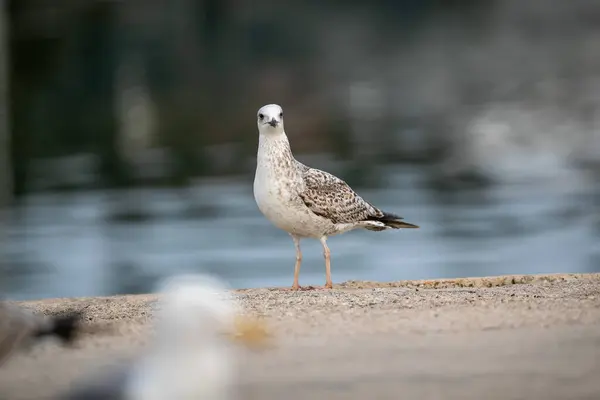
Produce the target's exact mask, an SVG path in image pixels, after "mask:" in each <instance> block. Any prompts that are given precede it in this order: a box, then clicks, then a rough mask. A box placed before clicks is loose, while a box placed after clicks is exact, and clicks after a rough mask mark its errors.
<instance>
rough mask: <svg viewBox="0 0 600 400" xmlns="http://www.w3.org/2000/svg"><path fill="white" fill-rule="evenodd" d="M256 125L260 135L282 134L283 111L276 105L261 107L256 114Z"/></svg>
mask: <svg viewBox="0 0 600 400" xmlns="http://www.w3.org/2000/svg"><path fill="white" fill-rule="evenodd" d="M256 123H257V125H258V131H259V132H260V133H266V134H269V133H271V134H272V133H282V132H283V110H282V108H281V107H280V106H279V105H277V104H267V105H266V106H262V107H261V108H260V110H258V113H257V114H256Z"/></svg>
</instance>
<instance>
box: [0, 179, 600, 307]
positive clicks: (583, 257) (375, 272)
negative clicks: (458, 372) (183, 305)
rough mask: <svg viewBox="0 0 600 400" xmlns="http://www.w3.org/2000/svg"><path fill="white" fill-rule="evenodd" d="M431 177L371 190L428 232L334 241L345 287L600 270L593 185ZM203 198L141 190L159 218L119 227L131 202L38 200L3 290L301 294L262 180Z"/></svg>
mask: <svg viewBox="0 0 600 400" xmlns="http://www.w3.org/2000/svg"><path fill="white" fill-rule="evenodd" d="M424 179H425V178H424V177H423V176H421V175H420V174H419V173H418V172H416V171H414V170H412V169H396V170H394V171H393V172H390V173H389V178H388V179H387V180H386V182H385V187H393V188H399V189H377V190H375V189H372V190H367V189H362V190H359V192H360V193H361V194H362V195H363V197H365V198H367V199H368V200H370V201H372V202H373V203H375V204H377V205H378V206H380V207H381V208H383V209H386V210H389V211H393V212H397V213H398V214H400V215H402V216H404V217H405V219H406V220H407V221H408V222H412V223H416V224H418V225H420V226H421V229H419V230H401V231H386V232H369V231H354V232H350V233H346V234H344V235H340V236H335V237H332V238H330V239H329V246H330V249H331V252H332V277H333V281H334V283H335V282H342V281H345V280H350V279H352V280H362V279H365V280H379V281H392V280H402V279H429V278H442V277H465V276H489V275H499V274H530V273H556V272H593V271H595V272H598V271H600V240H599V237H600V212H599V210H600V206H599V204H600V201H599V197H600V196H599V195H598V190H597V188H596V186H595V185H593V184H592V183H591V182H588V181H582V180H560V181H553V180H545V181H532V182H521V183H518V184H517V183H515V184H503V185H499V186H494V187H492V188H489V189H485V190H475V191H455V192H447V193H440V192H438V191H434V190H432V189H429V188H427V187H426V186H425V185H424V184H423V182H424ZM188 194H189V193H188ZM192 195H193V196H192V197H189V196H187V194H186V195H185V196H184V195H183V194H182V193H181V192H180V191H177V190H175V189H143V190H139V191H137V192H134V193H133V194H132V197H131V198H130V200H131V201H132V202H136V204H140V205H142V204H143V206H144V208H145V209H147V210H151V211H152V218H149V219H143V220H139V221H133V220H129V221H128V220H115V219H111V218H107V215H110V213H111V210H112V209H113V208H114V207H113V204H114V198H115V196H118V194H117V193H109V192H85V193H54V194H50V193H46V194H37V195H32V196H30V197H29V198H27V200H26V202H25V203H24V204H23V205H22V206H21V207H20V208H19V209H15V210H14V211H13V212H12V214H11V215H10V218H9V220H8V223H7V224H6V226H5V227H4V228H5V229H4V233H5V234H4V236H3V239H2V242H1V244H2V247H1V249H0V255H1V256H2V259H1V263H0V290H1V292H2V293H3V295H4V296H5V297H7V298H11V299H33V298H46V297H71V296H99V295H111V294H118V293H142V292H149V291H151V290H153V289H154V288H155V285H156V284H157V283H158V280H159V279H161V278H163V277H165V276H168V275H170V274H174V273H180V272H189V271H208V272H212V273H215V274H218V275H220V276H221V277H223V278H224V279H226V280H227V281H228V282H229V283H230V284H231V285H232V286H233V287H260V286H271V285H278V286H288V285H291V283H292V277H293V268H294V259H295V252H294V246H293V243H292V240H291V239H290V237H289V236H288V235H287V234H286V233H285V232H283V231H280V230H278V229H276V228H274V227H273V226H271V225H270V223H269V222H268V221H266V220H265V219H264V218H263V217H262V215H261V214H260V213H259V211H258V209H257V207H256V205H255V203H254V199H253V196H252V181H251V179H250V180H248V181H243V182H242V181H221V182H218V181H213V182H207V183H205V184H203V185H201V186H199V187H198V189H197V190H196V192H195V193H193V194H192ZM186 196H187V197H186ZM190 198H191V199H193V200H192V202H190V201H186V200H189V199H190ZM190 204H193V205H194V210H195V212H194V213H191V212H189V205H190ZM302 249H303V255H304V260H303V265H302V270H301V274H300V284H304V285H306V284H314V285H321V284H323V283H324V280H325V273H324V262H323V256H322V249H321V246H320V244H319V242H318V241H317V240H304V241H303V242H302Z"/></svg>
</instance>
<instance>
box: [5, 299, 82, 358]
mask: <svg viewBox="0 0 600 400" xmlns="http://www.w3.org/2000/svg"><path fill="white" fill-rule="evenodd" d="M79 319H80V315H79V313H72V314H69V315H65V316H56V317H46V316H39V315H35V314H33V313H30V312H28V311H27V310H25V309H22V308H21V307H18V306H16V305H13V304H11V303H9V302H8V301H6V300H2V301H0V366H1V365H2V364H3V363H4V362H5V361H7V360H8V359H9V357H10V356H11V355H12V354H14V353H15V352H17V351H20V350H24V349H26V348H28V347H29V346H31V345H32V344H34V343H35V342H37V341H39V340H40V339H43V338H46V337H56V338H58V339H60V340H61V341H62V342H63V343H66V344H68V343H71V342H72V341H73V340H74V339H75V336H76V333H77V330H78V322H79Z"/></svg>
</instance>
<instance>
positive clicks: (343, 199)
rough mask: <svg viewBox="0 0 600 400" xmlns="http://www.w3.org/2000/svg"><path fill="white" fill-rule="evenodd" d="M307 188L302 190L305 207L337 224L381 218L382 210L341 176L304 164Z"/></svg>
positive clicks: (301, 194) (303, 175)
mask: <svg viewBox="0 0 600 400" xmlns="http://www.w3.org/2000/svg"><path fill="white" fill-rule="evenodd" d="M303 167H304V168H303V173H302V178H303V179H304V183H305V185H306V186H305V190H304V191H303V192H301V193H299V196H300V198H301V199H302V201H303V202H304V204H306V206H307V207H308V208H309V209H310V210H311V211H312V212H314V213H315V214H317V215H320V216H322V217H324V218H327V219H329V220H331V222H333V223H334V224H339V223H352V222H359V221H366V220H368V219H369V218H382V217H383V212H382V211H381V210H379V209H377V208H375V207H373V205H371V204H369V203H368V202H367V201H365V200H364V199H363V198H362V197H360V196H359V195H358V194H357V193H356V192H355V191H354V190H352V188H351V187H350V186H348V184H347V183H346V182H344V181H343V180H341V179H340V178H338V177H336V176H334V175H332V174H330V173H328V172H325V171H321V170H318V169H315V168H309V167H306V166H305V165H303Z"/></svg>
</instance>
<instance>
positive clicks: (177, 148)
mask: <svg viewBox="0 0 600 400" xmlns="http://www.w3.org/2000/svg"><path fill="white" fill-rule="evenodd" d="M2 4H3V23H2V28H3V29H2V34H1V37H0V45H1V50H0V56H1V60H2V65H1V66H0V72H1V77H0V116H1V121H0V206H3V212H2V216H1V218H2V237H0V244H1V245H2V248H1V249H0V256H1V257H2V258H1V260H0V290H2V292H3V293H5V294H6V296H9V297H16V298H31V297H48V296H76V295H77V296H80V295H101V294H112V293H124V292H127V293H137V292H144V291H149V290H151V289H152V287H153V285H154V283H155V281H156V280H157V279H159V278H160V277H162V276H164V275H166V274H170V273H174V272H178V271H182V270H208V271H211V272H214V273H216V274H219V275H221V276H222V277H224V278H225V279H227V280H228V281H229V282H230V283H231V284H232V285H234V286H264V285H272V284H277V285H288V284H291V277H292V271H293V262H294V251H293V245H292V242H291V241H290V240H289V237H288V236H287V235H286V234H285V233H284V232H280V231H277V230H276V229H275V228H273V227H271V226H270V225H269V224H268V223H267V222H266V221H265V220H264V219H263V218H262V216H261V215H260V214H259V212H258V210H257V208H256V206H255V204H254V200H253V197H252V179H253V173H254V166H255V165H254V162H255V160H254V158H255V153H256V145H257V137H258V134H257V129H256V124H255V115H256V110H257V109H258V108H259V107H260V106H262V105H264V104H268V103H278V104H280V105H281V106H282V107H283V108H284V110H285V112H286V130H287V133H288V136H289V137H290V141H291V143H292V148H293V150H294V152H295V154H296V156H297V157H298V158H299V159H300V160H301V161H303V162H305V163H307V164H310V165H311V166H314V167H318V168H321V169H326V170H329V171H330V172H333V173H335V174H337V175H339V176H340V177H342V178H344V179H345V180H346V181H347V182H349V183H350V184H352V185H353V186H355V187H356V189H357V190H358V191H360V192H361V193H362V194H364V197H366V198H367V199H368V200H370V201H372V202H377V203H378V205H381V207H385V208H386V209H390V210H391V211H397V212H398V213H399V214H400V215H403V216H404V217H405V218H406V219H407V220H408V221H410V222H414V223H416V224H418V225H420V226H422V229H421V230H419V231H418V232H414V231H409V232H399V233H384V234H373V233H366V232H353V233H350V234H347V235H343V236H340V237H338V238H335V239H333V240H332V241H331V243H330V245H331V248H332V252H333V253H332V254H333V278H334V280H335V281H341V280H346V279H373V280H375V279H377V280H392V279H411V278H436V277H446V276H467V275H468V276H476V275H478V276H481V275H491V274H504V273H541V272H585V271H600V248H599V244H598V243H599V242H600V241H599V240H598V236H599V234H600V206H599V205H600V189H599V185H598V182H599V180H600V131H599V129H600V117H599V113H598V112H599V111H600V72H599V71H600V7H599V6H598V4H597V2H595V1H592V0H575V1H569V2H564V1H559V0H547V1H542V0H530V1H527V2H523V1H516V0H486V1H469V0H463V1H458V0H452V1H434V0H421V1H417V0H397V1H390V0H379V1H371V2H364V1H344V2H342V1H330V2H327V3H321V2H316V1H295V0H290V1H286V2H273V1H267V0H258V1H241V0H202V1H196V0H173V1H166V0H162V1H135V0H131V1H116V0H115V1H109V0H106V1H99V0H98V1H90V2H76V1H66V0H57V1H53V2H48V1H42V0H11V1H7V0H4V1H3V2H2ZM305 246H306V248H307V250H305V256H306V259H307V262H305V266H304V267H303V274H302V277H301V279H302V280H303V281H304V282H307V281H310V282H311V283H321V280H323V279H324V277H323V275H324V272H323V271H322V270H323V266H322V259H321V252H320V250H319V248H318V243H317V244H316V245H314V246H313V245H312V244H307V245H305ZM309 254H311V255H310V256H309ZM313 281H314V282H313Z"/></svg>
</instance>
